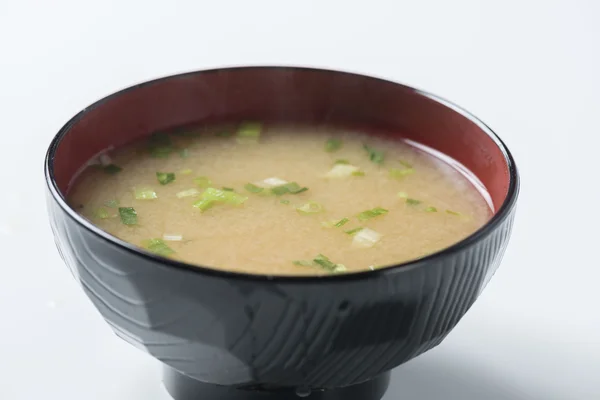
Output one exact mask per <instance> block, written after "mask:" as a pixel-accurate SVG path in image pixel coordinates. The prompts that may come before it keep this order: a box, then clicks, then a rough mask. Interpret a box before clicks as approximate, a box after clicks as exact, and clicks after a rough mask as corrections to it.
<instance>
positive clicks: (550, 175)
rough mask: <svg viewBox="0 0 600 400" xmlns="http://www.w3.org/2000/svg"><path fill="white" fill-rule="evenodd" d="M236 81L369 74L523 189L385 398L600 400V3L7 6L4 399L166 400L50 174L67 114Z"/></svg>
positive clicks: (3, 11)
mask: <svg viewBox="0 0 600 400" xmlns="http://www.w3.org/2000/svg"><path fill="white" fill-rule="evenodd" d="M236 64H299V65H309V66H324V67H329V68H339V69H345V70H350V71H356V72H363V73H368V74H373V75H377V76H382V77H386V78H390V79H393V80H397V81H401V82H403V83H407V84H409V85H413V86H416V87H419V88H423V89H426V90H429V91H431V92H434V93H436V94H438V95H441V96H443V97H445V98H448V99H450V100H452V101H454V102H456V103H458V104H460V105H462V106H464V107H465V108H467V109H468V110H470V111H472V112H473V113H475V115H477V116H479V117H480V118H482V119H483V120H484V121H485V122H486V123H488V124H489V125H490V126H491V127H492V128H493V129H494V130H495V131H496V132H498V133H499V135H500V136H501V137H502V138H503V139H504V140H505V141H506V143H507V145H508V146H509V148H510V149H511V150H512V151H513V154H514V156H515V158H516V160H517V164H518V166H519V168H520V172H521V175H522V192H521V197H520V200H519V210H518V215H517V220H516V224H515V230H514V234H513V237H512V242H511V244H510V246H509V248H508V251H507V254H506V257H505V259H504V262H503V265H502V266H501V268H500V270H499V271H498V273H497V274H496V276H495V277H494V279H493V280H492V282H491V283H490V285H489V286H488V288H487V289H486V291H485V292H484V293H483V295H482V296H481V298H480V299H479V301H478V302H477V303H476V305H475V306H474V307H473V308H472V309H471V311H470V312H469V313H468V314H467V316H466V317H465V318H464V319H463V320H462V322H461V323H460V324H459V326H458V327H457V328H456V329H455V330H454V332H453V333H452V334H451V335H450V336H449V337H448V338H447V340H446V341H445V342H444V343H443V344H442V345H440V346H439V347H438V348H436V349H435V350H432V351H431V352H429V353H428V354H426V355H424V356H422V357H420V358H418V359H417V360H414V361H412V362H410V363H408V364H406V365H405V366H403V367H400V368H399V369H398V370H397V371H396V372H395V375H394V382H393V384H392V387H391V390H390V392H388V394H387V395H386V397H385V399H386V400H388V399H389V400H392V399H402V400H417V399H425V400H429V399H431V400H438V399H444V400H475V399H478V400H479V399H483V400H505V399H506V400H508V399H510V400H522V399H540V400H559V399H560V400H562V399H575V400H593V399H600V381H599V380H598V378H600V262H599V261H598V250H599V249H600V235H599V234H598V223H599V222H600V221H599V217H598V215H599V210H600V190H599V188H598V187H599V186H600V181H599V176H600V164H599V163H598V154H599V153H598V146H599V145H600V139H599V135H600V100H599V96H598V92H599V90H600V2H599V1H597V0H596V1H594V0H589V1H583V0H581V1H550V0H545V1H513V0H506V1H483V0H473V1H464V0H452V1H423V0H421V1H417V0H413V1H408V2H402V1H375V0H371V1H360V2H359V1H351V0H346V1H327V0H321V1H309V0H303V1H295V2H291V1H283V0H278V1H261V0H251V1H225V0H221V1H210V2H209V1H195V2H193V1H189V2H183V1H152V0H146V1H141V0H140V1H117V0H103V1H84V0H73V1H67V0H46V1H41V0H40V1H31V0H29V1H27V0H25V1H24V0H21V1H19V0H0V138H1V141H0V143H1V147H0V148H1V150H0V171H1V172H0V173H1V174H2V186H1V187H2V189H1V191H0V210H1V215H0V250H1V256H2V261H0V265H1V270H0V274H1V275H0V377H1V378H0V380H1V384H0V399H3V400H30V399H31V400H34V399H36V400H37V399H41V398H46V399H57V400H58V399H86V400H107V399H111V400H166V399H168V397H167V395H166V393H165V392H164V390H163V389H162V387H161V385H160V375H159V366H158V365H157V363H155V361H154V360H152V359H151V358H150V357H148V356H146V355H144V354H142V353H141V352H139V351H138V350H136V349H134V348H132V347H130V346H129V345H127V344H126V343H124V342H122V341H120V340H118V339H117V338H116V336H114V335H113V334H112V333H111V331H110V330H109V328H108V326H107V325H106V324H105V323H104V321H103V320H102V318H100V315H99V314H98V313H97V312H96V311H95V309H94V308H93V307H92V305H91V303H90V302H89V301H88V300H87V299H86V298H85V296H84V295H83V293H82V291H81V290H80V289H79V288H78V286H77V285H76V283H75V281H74V280H73V279H72V278H71V275H70V273H69V272H68V270H67V269H66V268H65V267H64V265H63V264H62V261H61V260H60V258H59V256H58V254H57V251H56V249H55V247H54V243H53V240H52V237H51V233H50V229H49V225H48V222H47V217H46V207H45V200H44V194H43V193H44V189H45V184H44V180H43V173H42V164H43V156H44V153H45V150H46V147H47V146H48V144H49V142H50V140H51V138H52V137H53V135H54V134H55V133H56V132H57V131H58V129H59V128H60V127H61V126H62V125H63V124H64V123H65V122H66V121H67V120H68V119H69V118H70V117H71V116H72V115H74V114H75V113H77V112H78V111H80V110H81V109H82V108H83V107H85V106H87V105H88V104H90V103H92V102H94V101H95V100H97V99H99V98H100V97H103V96H105V95H107V94H109V93H111V92H113V91H116V90H118V89H121V88H123V87H125V86H129V85H131V84H134V83H137V82H140V81H144V80H147V79H151V78H155V77H159V76H162V75H167V74H172V73H178V72H183V71H189V70H194V69H200V68H206V67H215V66H223V65H236Z"/></svg>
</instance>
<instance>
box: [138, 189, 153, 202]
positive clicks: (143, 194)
mask: <svg viewBox="0 0 600 400" xmlns="http://www.w3.org/2000/svg"><path fill="white" fill-rule="evenodd" d="M134 196H135V198H136V199H137V200H153V199H158V195H157V194H156V192H155V191H154V190H152V189H150V188H136V189H135V190H134Z"/></svg>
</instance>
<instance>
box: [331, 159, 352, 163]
mask: <svg viewBox="0 0 600 400" xmlns="http://www.w3.org/2000/svg"><path fill="white" fill-rule="evenodd" d="M334 164H350V161H348V160H344V159H339V160H335V162H334Z"/></svg>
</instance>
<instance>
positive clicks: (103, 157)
mask: <svg viewBox="0 0 600 400" xmlns="http://www.w3.org/2000/svg"><path fill="white" fill-rule="evenodd" d="M98 160H99V161H100V164H102V166H103V167H106V166H107V165H110V164H112V158H110V156H109V155H108V154H106V153H102V154H100V155H99V156H98Z"/></svg>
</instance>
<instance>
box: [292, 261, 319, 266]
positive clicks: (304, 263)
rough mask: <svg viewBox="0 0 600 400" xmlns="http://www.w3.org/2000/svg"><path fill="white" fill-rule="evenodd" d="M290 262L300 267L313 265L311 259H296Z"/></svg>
mask: <svg viewBox="0 0 600 400" xmlns="http://www.w3.org/2000/svg"><path fill="white" fill-rule="evenodd" d="M292 263H293V264H294V265H298V266H300V267H312V266H313V265H314V263H313V262H312V261H306V260H296V261H292Z"/></svg>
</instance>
